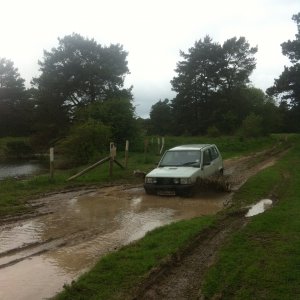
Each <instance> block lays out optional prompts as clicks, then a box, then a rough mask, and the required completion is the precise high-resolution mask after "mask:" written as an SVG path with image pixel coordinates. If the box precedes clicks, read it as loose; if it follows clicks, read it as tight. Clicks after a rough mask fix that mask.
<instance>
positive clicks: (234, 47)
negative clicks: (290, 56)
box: [171, 36, 257, 134]
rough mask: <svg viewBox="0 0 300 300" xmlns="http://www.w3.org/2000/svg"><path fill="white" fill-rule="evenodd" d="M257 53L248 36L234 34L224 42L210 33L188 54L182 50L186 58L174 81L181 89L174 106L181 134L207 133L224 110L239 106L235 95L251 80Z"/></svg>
mask: <svg viewBox="0 0 300 300" xmlns="http://www.w3.org/2000/svg"><path fill="white" fill-rule="evenodd" d="M256 52H257V48H256V47H250V45H249V43H248V42H247V41H246V39H245V38H244V37H240V38H236V37H233V38H231V39H228V40H226V41H225V42H224V43H223V45H220V44H219V43H216V42H213V40H212V39H211V38H210V37H209V36H205V37H204V39H203V40H202V39H200V40H199V41H196V42H195V44H194V47H191V48H190V49H189V50H188V53H184V52H182V51H181V52H180V55H181V56H182V57H183V60H182V61H180V62H178V64H177V68H176V70H175V71H176V72H177V76H175V77H174V78H173V80H172V81H171V84H172V88H173V90H174V91H176V92H177V95H176V97H175V98H174V99H173V101H172V104H171V106H172V108H173V112H174V118H175V120H176V124H178V125H177V130H178V133H179V134H181V133H190V134H199V133H205V132H206V130H207V128H208V127H209V126H211V125H212V124H213V123H214V122H215V121H216V119H218V118H219V114H220V113H221V114H222V115H223V114H224V113H226V112H227V113H228V116H229V115H230V109H231V110H232V108H231V107H232V106H233V105H236V104H234V103H232V98H234V96H233V94H234V93H236V91H237V90H241V89H243V88H245V87H247V84H248V83H249V82H250V80H249V76H250V74H251V73H252V71H253V70H254V68H255V65H256V62H255V57H254V55H255V53H256ZM241 100H242V99H239V101H241ZM239 104H240V103H239ZM229 107H230V109H229ZM235 113H236V112H235V111H233V114H235ZM230 118H231V117H230ZM240 121H241V120H240ZM235 125H236V124H235ZM235 125H234V126H235Z"/></svg>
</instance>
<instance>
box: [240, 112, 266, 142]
mask: <svg viewBox="0 0 300 300" xmlns="http://www.w3.org/2000/svg"><path fill="white" fill-rule="evenodd" d="M238 134H239V136H240V137H242V138H246V137H259V136H262V135H263V128H262V117H260V116H258V115H256V114H254V113H252V114H250V115H249V116H248V117H246V119H244V121H243V123H242V127H241V128H240V130H239V132H238Z"/></svg>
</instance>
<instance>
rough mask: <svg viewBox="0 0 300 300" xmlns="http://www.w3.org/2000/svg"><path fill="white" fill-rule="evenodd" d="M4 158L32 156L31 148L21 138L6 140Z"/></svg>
mask: <svg viewBox="0 0 300 300" xmlns="http://www.w3.org/2000/svg"><path fill="white" fill-rule="evenodd" d="M4 154H5V156H6V158H18V159H19V158H25V157H31V156H33V150H32V148H31V146H30V145H29V143H28V142H26V141H22V140H19V141H18V140H16V141H10V142H7V144H6V148H5V151H4Z"/></svg>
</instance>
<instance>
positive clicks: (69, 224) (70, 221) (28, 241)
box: [0, 155, 275, 300]
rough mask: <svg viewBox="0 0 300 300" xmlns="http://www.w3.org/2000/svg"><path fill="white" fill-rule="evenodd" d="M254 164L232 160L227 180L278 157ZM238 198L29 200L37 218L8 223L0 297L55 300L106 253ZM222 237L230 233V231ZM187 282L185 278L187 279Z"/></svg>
mask: <svg viewBox="0 0 300 300" xmlns="http://www.w3.org/2000/svg"><path fill="white" fill-rule="evenodd" d="M252 160H253V157H244V158H239V159H233V160H228V161H226V162H225V170H226V172H225V175H224V178H223V179H222V180H224V182H226V186H227V184H228V186H230V189H231V190H236V189H238V188H239V186H241V185H242V184H243V183H244V182H245V181H246V180H247V178H248V177H249V176H251V175H253V174H255V173H256V172H258V171H259V170H261V169H262V168H265V167H267V166H269V165H271V164H272V163H274V162H275V157H274V156H268V155H267V156H266V157H265V158H264V159H262V160H260V162H259V163H258V164H253V163H251V162H252ZM230 199H231V193H228V192H220V191H218V192H215V191H209V192H207V191H205V192H203V191H198V192H197V193H196V194H195V196H194V197H192V198H182V197H159V196H151V195H146V194H145V192H144V190H143V188H142V186H141V185H140V186H131V185H126V186H124V185H123V186H110V187H103V188H99V189H98V188H91V189H86V190H78V191H69V192H64V193H57V194H52V195H47V196H45V197H43V198H40V199H36V200H33V201H31V202H30V203H29V205H30V206H31V207H32V208H35V209H34V212H33V213H31V214H28V215H23V216H19V217H18V218H16V219H7V220H2V223H1V224H0V299H2V300H10V299H14V300H17V299H22V300H24V299H30V300H34V299H43V298H49V297H52V296H54V295H55V294H56V293H57V292H59V291H60V290H62V288H63V285H64V284H68V283H70V282H71V281H72V280H74V279H76V278H77V277H78V276H79V275H80V274H82V273H83V272H85V271H87V270H88V269H90V268H91V267H92V266H93V265H94V264H95V263H96V262H97V261H98V260H99V258H100V257H101V256H103V255H105V254H106V253H108V252H111V251H116V250H117V249H119V248H120V247H122V246H123V245H126V244H128V243H130V242H132V241H134V240H136V239H139V238H141V237H143V236H144V235H145V234H146V233H147V232H148V231H150V230H152V229H154V228H156V227H158V226H162V225H165V224H168V223H171V222H174V221H177V220H182V219H190V218H193V217H197V216H201V215H211V214H215V213H217V212H218V211H220V210H222V209H223V207H224V206H225V205H228V203H230ZM234 227H235V226H228V228H234ZM218 234H219V236H226V234H225V235H224V232H223V233H222V232H220V233H218ZM218 234H217V236H218ZM217 240H218V238H217ZM221 240H222V239H221V238H220V239H219V242H220V241H221ZM214 245H218V243H217V242H215V244H214ZM215 248H216V246H214V247H213V246H212V247H211V251H207V253H208V256H209V257H213V255H212V254H210V253H211V252H214V250H213V249H215ZM204 261H205V260H204ZM204 265H205V263H204ZM190 271H191V270H190ZM182 274H183V275H184V273H182ZM176 276H177V275H176ZM176 276H175V277H176ZM182 278H183V279H182V280H183V281H184V280H186V278H187V277H186V276H185V275H184V276H183V277H182ZM178 286H179V287H180V284H178ZM165 290H166V291H168V288H165ZM147 291H148V292H147V293H148V294H147V293H146V294H145V295H149V294H150V295H151V291H152V292H153V290H151V288H150V289H147ZM177 292H178V291H177ZM145 295H144V296H145ZM145 298H148V297H147V296H146V297H145ZM149 298H151V296H150V297H149Z"/></svg>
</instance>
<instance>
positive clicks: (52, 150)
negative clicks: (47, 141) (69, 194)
mask: <svg viewBox="0 0 300 300" xmlns="http://www.w3.org/2000/svg"><path fill="white" fill-rule="evenodd" d="M53 177H54V148H53V147H51V148H50V179H51V180H52V179H53Z"/></svg>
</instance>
